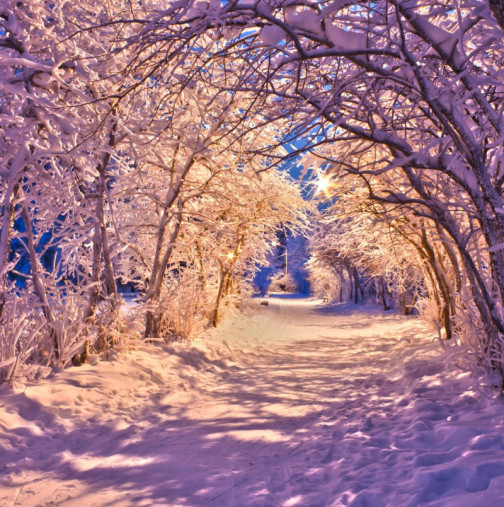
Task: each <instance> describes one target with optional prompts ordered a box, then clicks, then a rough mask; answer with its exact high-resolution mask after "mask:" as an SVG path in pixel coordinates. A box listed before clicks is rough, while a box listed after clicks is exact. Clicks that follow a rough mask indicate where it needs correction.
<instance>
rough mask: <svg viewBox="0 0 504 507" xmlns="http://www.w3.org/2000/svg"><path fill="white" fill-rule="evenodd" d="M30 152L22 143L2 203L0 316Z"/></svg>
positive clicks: (12, 164) (3, 303) (12, 166)
mask: <svg viewBox="0 0 504 507" xmlns="http://www.w3.org/2000/svg"><path fill="white" fill-rule="evenodd" d="M27 154H28V151H27V148H26V146H25V145H22V146H21V147H20V148H19V149H18V152H17V153H16V154H15V155H14V157H13V159H12V161H11V162H10V167H9V175H8V183H7V187H6V188H5V190H4V192H5V193H4V199H3V203H2V229H1V231H0V316H1V315H2V312H3V308H4V305H5V296H6V290H7V270H8V262H9V254H10V251H11V240H12V232H13V229H14V218H15V206H16V203H17V198H18V192H19V185H20V174H21V172H22V170H23V167H24V164H25V163H26V156H27Z"/></svg>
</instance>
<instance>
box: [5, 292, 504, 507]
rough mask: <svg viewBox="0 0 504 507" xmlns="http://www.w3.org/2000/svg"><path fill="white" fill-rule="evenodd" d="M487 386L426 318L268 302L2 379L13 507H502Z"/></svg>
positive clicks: (499, 438) (503, 451) (502, 420)
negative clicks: (103, 358) (35, 379)
mask: <svg viewBox="0 0 504 507" xmlns="http://www.w3.org/2000/svg"><path fill="white" fill-rule="evenodd" d="M154 349H156V350H154ZM473 383H474V381H473V379H471V378H470V377H469V376H468V375H467V374H464V373H462V372H460V371H459V370H457V369H456V368H455V367H454V366H450V364H447V363H446V356H444V355H443V354H442V353H441V352H440V350H439V346H438V345H437V344H436V343H434V342H433V341H432V338H431V337H430V336H429V333H428V332H427V331H426V330H425V327H424V326H423V324H422V323H421V322H420V321H418V320H417V319H415V318H411V317H410V318H405V317H402V316H395V315H391V314H383V313H382V312H380V311H379V310H376V309H375V310H373V309H369V308H368V309H367V310H366V311H363V310H362V309H358V308H351V307H344V306H339V307H338V306H336V307H332V308H331V307H324V306H322V305H318V304H317V302H316V301H309V300H305V299H295V298H291V299H289V298H270V299H269V306H263V307H261V308H260V309H258V310H257V311H255V312H254V313H252V314H249V315H247V316H243V317H241V318H240V319H238V320H234V321H232V322H228V323H226V324H224V325H223V326H222V327H221V328H220V329H218V330H216V331H213V332H212V333H210V334H209V335H207V336H206V337H204V338H202V339H200V340H198V341H197V342H193V343H180V344H174V345H172V346H163V347H159V346H158V347H155V346H154V345H149V344H140V345H139V346H138V348H137V349H136V350H135V351H132V352H131V353H130V354H128V357H127V358H126V359H124V360H119V361H113V362H102V363H99V364H97V365H94V366H83V367H79V368H70V369H68V370H66V371H64V372H61V373H59V374H57V375H54V376H52V377H50V378H47V379H43V380H40V381H39V383H37V384H30V385H28V386H27V387H26V389H21V390H18V392H14V393H13V392H10V391H8V390H7V388H6V387H5V386H3V387H1V388H0V395H1V396H0V481H1V482H0V505H2V506H3V505H22V506H25V507H28V506H36V505H48V504H55V505H66V506H72V505H73V506H90V505H95V506H101V505H118V506H119V505H124V506H128V505H132V506H133V505H135V506H141V505H160V506H161V505H165V506H178V505H180V506H206V505H225V506H236V507H238V506H248V505H256V506H272V507H273V506H275V507H276V506H283V507H289V506H296V505H299V506H301V505H308V506H326V505H327V506H340V505H353V506H384V505H390V506H414V505H431V506H453V507H455V506H456V507H461V506H471V507H474V506H487V505H501V504H503V503H504V440H503V435H504V406H503V404H502V402H501V401H500V400H491V399H487V398H485V397H484V396H483V395H482V393H479V392H474V391H473V390H472V388H471V386H472V385H473Z"/></svg>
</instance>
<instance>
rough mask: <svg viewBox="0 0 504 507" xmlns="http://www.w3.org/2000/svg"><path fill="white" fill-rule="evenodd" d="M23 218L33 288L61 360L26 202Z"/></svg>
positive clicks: (58, 341)
mask: <svg viewBox="0 0 504 507" xmlns="http://www.w3.org/2000/svg"><path fill="white" fill-rule="evenodd" d="M21 216H22V218H23V222H24V224H25V227H26V237H25V240H26V246H27V250H28V257H29V259H30V273H31V277H32V281H33V288H34V290H35V294H36V295H37V297H38V298H39V301H40V304H41V307H42V312H43V314H44V317H45V318H46V320H47V323H48V327H49V329H50V330H51V331H50V332H51V340H52V342H53V348H54V353H55V356H56V359H57V360H59V359H61V350H60V340H59V339H58V335H57V331H56V329H55V324H56V316H55V315H54V312H53V309H52V307H51V304H50V302H49V300H48V299H47V291H46V287H45V284H44V275H43V273H42V267H41V265H40V261H39V258H38V255H37V252H36V250H35V244H34V242H33V224H32V220H31V217H30V213H29V212H28V208H27V205H26V201H23V203H22V205H21Z"/></svg>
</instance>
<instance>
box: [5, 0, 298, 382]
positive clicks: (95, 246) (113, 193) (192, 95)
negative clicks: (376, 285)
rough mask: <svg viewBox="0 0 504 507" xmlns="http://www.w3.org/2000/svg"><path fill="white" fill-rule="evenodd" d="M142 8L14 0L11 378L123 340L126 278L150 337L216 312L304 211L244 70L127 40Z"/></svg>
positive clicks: (8, 206)
mask: <svg viewBox="0 0 504 507" xmlns="http://www.w3.org/2000/svg"><path fill="white" fill-rule="evenodd" d="M142 5H143V7H142V11H141V12H137V11H134V8H135V9H136V8H137V7H138V8H139V6H136V7H134V6H133V4H132V3H131V2H129V1H127V0H124V1H118V2H113V3H107V4H106V5H105V6H104V9H103V11H101V12H96V8H95V6H94V5H93V3H92V2H91V3H88V2H86V1H84V2H79V4H78V5H71V4H70V3H68V2H58V1H57V2H51V3H48V2H26V3H25V2H11V1H9V0H2V1H0V55H1V56H0V90H1V92H0V97H1V98H0V122H1V125H2V129H1V133H0V157H1V168H0V179H1V185H0V200H1V220H2V224H1V234H0V381H1V380H9V379H12V378H13V377H14V376H15V374H16V370H17V369H18V367H19V366H20V365H21V364H23V363H26V362H32V363H38V364H46V365H49V364H53V365H54V364H58V365H65V364H68V363H69V362H70V361H73V362H82V361H85V360H86V356H87V354H88V353H89V351H90V349H91V348H94V349H95V350H100V349H106V348H108V347H111V346H116V347H117V346H121V343H119V342H120V340H121V339H122V338H121V336H124V334H123V331H124V325H125V322H124V321H125V318H126V317H125V315H124V312H122V311H121V304H122V300H121V294H120V292H121V291H118V289H121V290H124V289H125V288H130V289H131V288H133V289H134V290H135V291H139V292H140V293H141V294H142V296H143V297H142V299H141V301H140V302H139V315H141V316H142V319H143V325H142V326H141V329H142V330H141V332H142V334H143V336H144V337H146V338H149V339H156V338H160V339H163V338H167V337H168V338H173V337H187V336H190V335H192V334H194V333H195V332H197V331H198V330H199V329H200V328H201V327H204V326H206V325H208V324H213V325H217V323H218V321H219V319H220V316H221V314H222V312H223V310H224V307H225V306H229V305H230V304H238V303H239V301H240V300H241V299H242V298H243V297H245V296H246V295H248V294H249V292H250V287H251V281H252V278H253V276H254V273H255V270H256V269H257V266H258V265H259V264H260V263H261V262H264V261H265V254H266V253H267V251H268V249H269V247H270V244H271V243H272V242H273V241H274V238H275V237H276V233H277V230H278V228H279V227H280V225H282V227H287V228H291V229H292V230H294V231H295V230H298V229H299V228H300V227H302V221H303V219H305V218H306V213H307V211H308V207H307V205H306V203H305V201H304V200H303V199H302V198H301V195H300V191H299V189H298V186H297V185H296V184H294V183H293V182H292V181H291V180H290V179H289V178H288V177H287V176H286V175H285V174H284V173H282V172H280V171H276V170H273V171H267V172H263V170H264V168H266V167H268V166H269V165H271V162H272V161H273V160H276V159H278V158H280V157H282V155H283V154H284V153H283V148H282V147H281V142H280V137H279V133H278V131H277V130H275V129H274V128H273V126H272V125H270V124H268V122H266V121H264V119H262V116H261V115H262V111H261V109H260V108H256V107H255V105H254V97H253V95H251V94H250V93H248V92H246V91H241V90H239V87H238V86H237V83H238V82H239V81H240V73H239V71H238V70H237V71H236V72H232V73H230V72H229V69H224V68H220V67H219V66H218V65H215V66H214V67H212V68H211V69H210V68H207V72H208V73H209V74H210V72H211V79H207V80H199V79H193V78H192V77H191V76H192V75H193V74H194V72H195V69H197V68H198V67H199V66H200V64H201V62H200V60H201V58H203V55H201V54H199V53H198V52H197V51H188V52H187V54H186V57H185V59H184V60H183V61H180V62H173V63H170V62H169V59H168V58H167V55H168V54H167V53H166V49H164V48H163V44H162V43H161V44H154V45H153V47H152V49H151V52H149V51H147V53H148V54H147V55H145V54H144V53H143V52H142V51H138V50H137V48H136V47H133V46H132V47H131V48H130V49H128V48H124V44H125V41H127V40H128V39H129V38H131V37H135V36H136V35H137V34H138V29H139V27H138V25H137V24H135V23H124V22H122V20H124V19H127V18H129V17H136V16H138V15H140V14H142V15H143V16H150V15H151V14H153V13H154V12H156V10H155V9H157V8H158V7H159V2H153V3H152V5H151V4H149V3H148V2H142ZM140 26H141V25H140ZM151 53H152V54H151ZM155 53H157V54H158V56H159V60H160V61H162V62H163V65H162V68H161V66H160V62H159V61H154V60H153V59H152V58H151V57H152V55H153V54H155ZM158 68H159V70H158ZM209 77H210V76H209ZM244 112H246V117H244ZM251 154H254V155H255V156H251ZM300 219H301V220H300ZM23 266H24V267H23Z"/></svg>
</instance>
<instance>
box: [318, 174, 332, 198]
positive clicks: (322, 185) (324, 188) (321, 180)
mask: <svg viewBox="0 0 504 507" xmlns="http://www.w3.org/2000/svg"><path fill="white" fill-rule="evenodd" d="M315 185H316V187H317V192H316V193H317V195H319V194H326V195H327V193H328V192H329V189H330V188H331V187H332V186H333V182H332V181H331V178H329V177H328V176H319V177H318V178H317V181H316V183H315Z"/></svg>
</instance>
